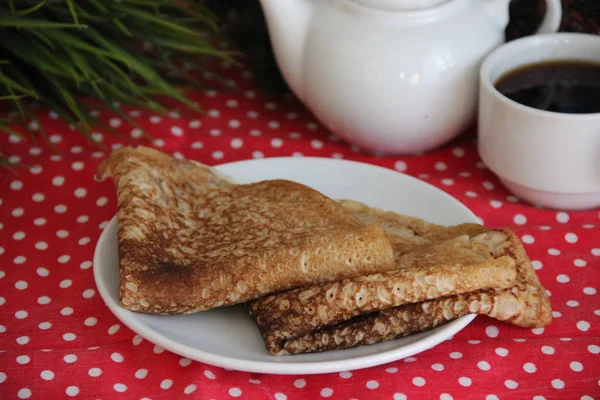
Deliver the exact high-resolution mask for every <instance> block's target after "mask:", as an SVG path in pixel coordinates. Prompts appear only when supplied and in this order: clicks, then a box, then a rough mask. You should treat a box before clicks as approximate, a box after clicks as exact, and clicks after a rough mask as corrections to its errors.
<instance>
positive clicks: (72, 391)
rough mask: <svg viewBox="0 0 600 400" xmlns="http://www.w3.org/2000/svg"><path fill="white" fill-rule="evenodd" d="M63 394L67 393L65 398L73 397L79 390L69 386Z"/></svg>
mask: <svg viewBox="0 0 600 400" xmlns="http://www.w3.org/2000/svg"><path fill="white" fill-rule="evenodd" d="M65 393H67V396H71V397H75V396H77V395H78V394H79V388H78V387H77V386H69V387H68V388H67V390H66V391H65Z"/></svg>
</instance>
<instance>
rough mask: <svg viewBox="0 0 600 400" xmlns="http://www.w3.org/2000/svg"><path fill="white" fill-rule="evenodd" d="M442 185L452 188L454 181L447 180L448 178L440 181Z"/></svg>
mask: <svg viewBox="0 0 600 400" xmlns="http://www.w3.org/2000/svg"><path fill="white" fill-rule="evenodd" d="M442 185H445V186H452V185H454V180H453V179H448V178H446V179H442Z"/></svg>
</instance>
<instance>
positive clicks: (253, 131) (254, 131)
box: [250, 129, 262, 137]
mask: <svg viewBox="0 0 600 400" xmlns="http://www.w3.org/2000/svg"><path fill="white" fill-rule="evenodd" d="M260 135H262V132H261V131H260V130H259V129H251V130H250V136H254V137H256V136H260Z"/></svg>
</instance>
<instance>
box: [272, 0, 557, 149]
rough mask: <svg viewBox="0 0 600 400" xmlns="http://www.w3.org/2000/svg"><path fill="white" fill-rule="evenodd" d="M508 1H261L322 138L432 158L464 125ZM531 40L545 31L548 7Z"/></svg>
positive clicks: (283, 62) (551, 7) (553, 6)
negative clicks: (324, 131) (330, 135)
mask: <svg viewBox="0 0 600 400" xmlns="http://www.w3.org/2000/svg"><path fill="white" fill-rule="evenodd" d="M509 1H510V0H261V4H262V7H263V11H264V13H265V17H266V19H267V24H268V28H269V35H270V38H271V42H272V44H273V49H274V53H275V56H276V59H277V64H278V66H279V68H280V70H281V72H282V74H283V76H284V78H285V80H286V82H287V83H288V85H289V86H290V88H291V89H292V91H293V92H294V93H295V94H296V96H297V97H298V98H299V99H300V100H301V101H302V102H303V103H304V104H305V105H306V106H307V107H308V108H309V109H310V110H311V111H312V112H313V114H314V115H315V116H316V117H317V119H318V120H320V121H321V123H323V124H324V125H325V126H326V127H327V128H328V129H330V130H331V131H332V132H334V133H336V134H337V135H339V136H340V137H342V138H343V139H346V140H347V141H348V142H351V143H354V144H356V145H359V146H361V147H363V148H365V149H367V150H371V151H375V152H382V153H386V154H412V153H419V152H423V151H427V150H430V149H433V148H435V147H437V146H439V145H442V144H444V143H445V142H447V141H449V140H450V139H452V138H454V137H455V136H457V135H458V134H459V133H461V132H462V131H463V130H464V129H465V128H466V127H467V126H468V125H469V124H470V123H472V122H473V120H474V117H475V114H476V108H477V91H478V72H479V67H480V64H481V62H482V60H483V58H484V57H485V56H486V55H487V54H488V53H489V52H490V51H491V50H493V49H494V48H495V47H497V46H499V45H500V44H502V43H503V42H504V29H505V27H506V25H507V23H508V18H509V12H508V6H509ZM547 5H548V7H547V10H546V15H545V18H544V21H543V22H542V25H541V27H540V28H539V30H538V33H547V32H554V31H556V30H557V29H558V27H559V24H560V20H561V14H562V13H561V4H560V0H547Z"/></svg>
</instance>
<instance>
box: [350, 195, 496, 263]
mask: <svg viewBox="0 0 600 400" xmlns="http://www.w3.org/2000/svg"><path fill="white" fill-rule="evenodd" d="M339 203H340V204H341V205H342V207H344V208H345V209H346V210H348V211H349V212H350V213H351V214H352V215H354V216H355V217H356V218H358V219H359V220H360V221H362V222H364V223H365V224H380V225H383V227H384V228H385V231H386V233H387V235H388V237H389V239H390V241H391V242H392V246H393V247H394V251H395V253H396V256H400V255H401V254H403V253H405V252H407V251H410V250H413V249H414V248H415V247H418V246H424V245H428V244H431V243H434V242H440V241H442V240H447V239H452V238H455V237H457V236H460V235H469V236H475V235H477V234H480V233H483V232H487V231H488V230H489V229H488V228H486V227H485V226H483V225H480V224H473V223H464V224H459V225H454V226H443V225H437V224H432V223H430V222H427V221H424V220H422V219H420V218H415V217H411V216H408V215H402V214H398V213H395V212H391V211H384V210H381V209H378V208H374V207H370V206H367V205H366V204H363V203H359V202H357V201H352V200H340V201H339Z"/></svg>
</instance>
